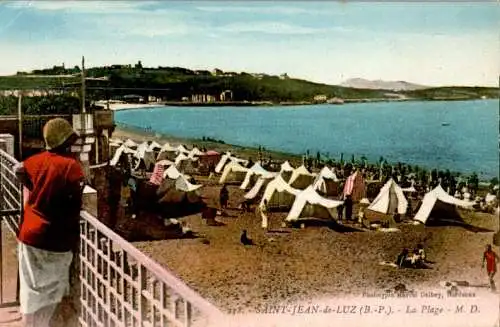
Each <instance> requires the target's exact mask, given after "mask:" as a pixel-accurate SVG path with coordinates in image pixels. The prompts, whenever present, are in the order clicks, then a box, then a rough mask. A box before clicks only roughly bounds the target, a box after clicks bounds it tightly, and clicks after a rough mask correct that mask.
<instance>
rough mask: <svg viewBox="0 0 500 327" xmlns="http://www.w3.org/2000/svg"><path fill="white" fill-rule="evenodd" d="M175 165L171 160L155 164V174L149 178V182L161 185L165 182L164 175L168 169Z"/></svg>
mask: <svg viewBox="0 0 500 327" xmlns="http://www.w3.org/2000/svg"><path fill="white" fill-rule="evenodd" d="M173 164H174V163H173V162H172V161H170V160H160V161H158V162H157V163H156V164H155V168H154V169H153V174H152V175H151V177H150V178H149V182H150V183H151V184H154V185H160V184H161V182H162V181H163V173H164V172H165V169H166V167H168V166H171V165H173Z"/></svg>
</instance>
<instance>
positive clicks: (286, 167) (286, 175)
mask: <svg viewBox="0 0 500 327" xmlns="http://www.w3.org/2000/svg"><path fill="white" fill-rule="evenodd" d="M294 170H295V168H293V167H292V165H290V163H289V162H288V161H285V162H284V163H282V164H281V169H280V175H281V177H283V179H284V180H285V181H287V182H288V181H289V180H290V177H292V173H293V171H294Z"/></svg>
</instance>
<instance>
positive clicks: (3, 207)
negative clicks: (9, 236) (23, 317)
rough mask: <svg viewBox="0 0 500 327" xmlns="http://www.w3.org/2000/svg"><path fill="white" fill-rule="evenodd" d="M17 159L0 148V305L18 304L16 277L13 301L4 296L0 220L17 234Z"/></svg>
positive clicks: (20, 198) (19, 193)
mask: <svg viewBox="0 0 500 327" xmlns="http://www.w3.org/2000/svg"><path fill="white" fill-rule="evenodd" d="M16 164H17V160H16V159H15V158H14V157H12V156H11V155H9V154H8V153H7V152H5V151H3V150H2V149H0V307H8V306H15V305H18V304H19V279H18V278H17V277H16V282H17V283H16V297H15V300H14V301H13V302H6V301H5V297H4V287H3V285H4V278H3V277H4V274H3V272H4V267H3V262H4V260H3V251H2V250H3V237H2V225H3V224H2V221H4V222H5V224H6V225H7V227H8V228H9V229H10V231H11V232H12V233H13V234H14V235H17V232H18V230H19V220H20V217H21V213H22V212H21V209H22V203H23V189H22V186H21V184H20V183H19V182H18V180H17V178H16V175H15V173H14V169H13V168H14V166H15V165H16Z"/></svg>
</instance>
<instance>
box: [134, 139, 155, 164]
mask: <svg viewBox="0 0 500 327" xmlns="http://www.w3.org/2000/svg"><path fill="white" fill-rule="evenodd" d="M134 158H135V159H136V160H135V164H134V170H137V169H139V167H140V166H141V164H144V165H143V167H144V168H145V169H146V170H150V169H151V168H152V167H153V166H154V164H155V157H154V153H153V151H151V150H149V145H148V143H147V142H143V143H141V144H139V145H138V146H137V150H136V152H135V154H134Z"/></svg>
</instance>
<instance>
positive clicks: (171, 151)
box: [156, 143, 177, 160]
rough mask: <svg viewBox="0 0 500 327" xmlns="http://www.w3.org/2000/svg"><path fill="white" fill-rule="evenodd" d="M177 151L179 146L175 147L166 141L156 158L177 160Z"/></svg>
mask: <svg viewBox="0 0 500 327" xmlns="http://www.w3.org/2000/svg"><path fill="white" fill-rule="evenodd" d="M176 152H177V148H175V147H173V146H172V145H170V144H169V143H165V144H163V146H162V147H161V149H160V152H159V153H158V156H157V157H156V160H165V159H168V160H175V157H176Z"/></svg>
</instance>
